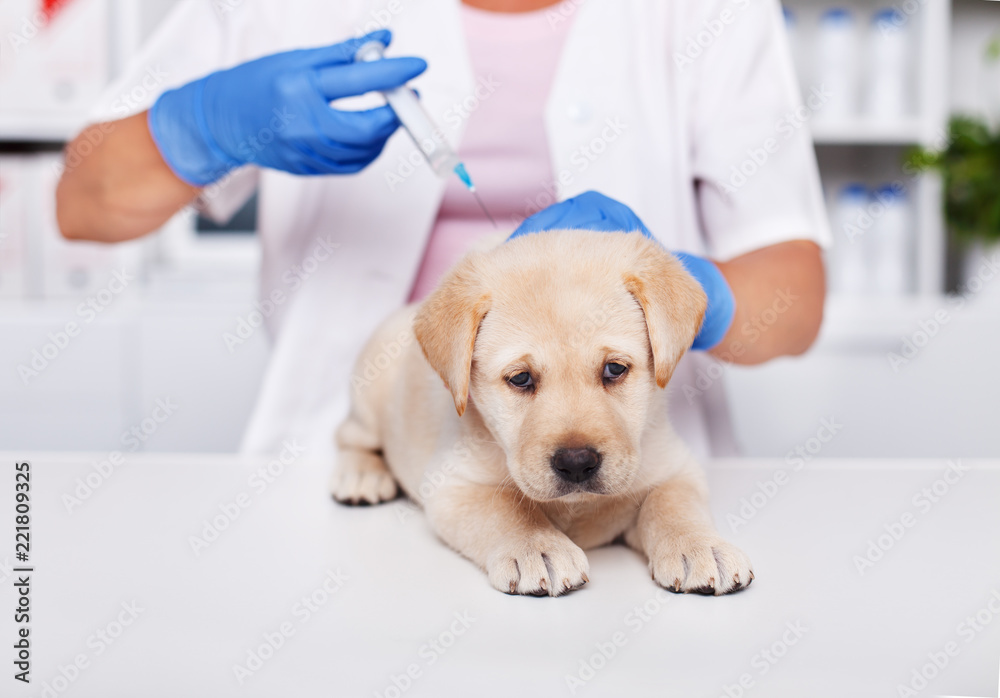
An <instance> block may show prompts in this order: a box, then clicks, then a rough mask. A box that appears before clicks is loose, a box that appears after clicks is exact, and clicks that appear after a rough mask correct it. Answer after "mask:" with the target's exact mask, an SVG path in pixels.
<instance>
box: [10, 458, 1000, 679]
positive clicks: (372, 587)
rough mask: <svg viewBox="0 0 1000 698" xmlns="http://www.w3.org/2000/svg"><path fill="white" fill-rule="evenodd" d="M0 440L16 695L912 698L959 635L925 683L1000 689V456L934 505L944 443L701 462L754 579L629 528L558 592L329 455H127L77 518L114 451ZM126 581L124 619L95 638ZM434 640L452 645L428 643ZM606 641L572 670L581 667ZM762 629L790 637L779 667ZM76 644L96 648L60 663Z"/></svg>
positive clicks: (718, 510) (111, 616)
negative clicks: (768, 485)
mask: <svg viewBox="0 0 1000 698" xmlns="http://www.w3.org/2000/svg"><path fill="white" fill-rule="evenodd" d="M2 457H3V461H2V462H3V466H2V473H3V474H2V476H0V483H3V484H2V485H0V522H2V528H3V529H6V530H0V535H2V537H3V541H4V543H3V545H2V546H0V560H4V558H6V560H7V564H8V565H9V564H10V563H11V562H13V553H14V545H13V538H14V533H13V493H14V486H13V482H14V465H13V464H14V461H15V459H23V458H27V459H28V460H30V461H31V464H32V502H33V509H32V554H31V560H30V563H31V565H32V566H33V567H34V570H35V571H34V573H33V579H32V596H31V604H32V623H31V637H32V678H33V682H32V684H31V685H30V686H24V685H23V684H20V683H19V682H17V681H15V680H13V678H12V674H13V670H12V665H11V662H12V661H13V649H12V648H11V645H12V644H13V642H14V639H15V636H14V634H15V628H14V623H13V614H12V613H11V610H12V608H13V606H14V603H15V600H14V599H15V594H14V587H13V586H12V585H13V582H14V579H13V578H12V577H10V576H8V577H7V578H6V579H5V580H4V581H3V582H2V583H0V592H2V593H0V597H2V600H0V609H2V612H0V647H2V648H3V649H0V666H3V667H4V670H3V672H4V673H3V676H2V677H0V694H2V695H4V696H51V695H58V696H70V697H73V696H95V697H98V696H99V697H100V698H112V697H115V696H129V697H136V696H139V697H144V698H145V697H153V696H170V697H171V698H176V697H181V696H183V697H187V696H206V697H209V696H210V697H219V696H304V697H312V696H324V697H336V698H340V697H344V698H353V697H355V696H357V697H364V698H370V697H372V696H387V697H388V698H392V697H393V696H408V697H415V696H434V697H437V696H505V697H509V696H546V697H552V696H571V695H577V696H658V697H660V696H683V697H685V698H687V697H701V696H703V697H705V698H716V697H719V696H729V697H730V698H735V697H736V696H746V697H749V698H755V697H758V696H760V697H765V696H767V697H770V696H796V697H810V698H812V697H819V696H852V697H853V696H897V695H899V694H898V686H899V685H908V684H909V682H910V681H911V679H912V678H913V672H914V671H919V670H921V669H922V668H923V667H924V665H926V664H927V663H928V662H929V661H930V660H929V659H928V653H929V652H930V653H940V652H942V651H943V650H944V648H945V647H946V646H947V645H948V643H951V642H954V643H955V647H957V654H956V655H955V656H954V657H951V658H949V661H948V664H947V665H946V666H945V667H944V669H942V670H940V671H939V672H938V675H937V676H935V677H934V678H933V679H932V680H931V681H930V682H929V683H928V685H927V686H926V688H924V689H923V690H919V691H915V694H916V695H920V696H934V695H949V696H951V695H955V696H995V695H997V681H998V668H1000V613H993V612H992V611H989V610H988V602H989V601H990V599H991V598H994V595H995V597H996V598H998V599H1000V506H998V502H1000V462H984V461H978V462H973V461H964V462H963V465H966V466H971V468H970V470H969V471H968V472H966V473H965V474H964V475H963V477H962V478H961V479H960V480H959V481H958V482H957V483H955V484H953V485H950V486H949V491H948V492H947V493H946V494H944V496H942V497H940V499H939V501H937V502H936V503H933V504H932V505H931V507H930V510H929V511H926V512H922V511H921V510H920V508H918V506H917V504H916V503H915V502H914V497H915V496H918V495H919V493H920V491H921V489H922V488H924V487H929V486H932V484H933V483H934V482H935V480H937V479H939V478H941V477H942V475H943V474H944V472H945V471H946V468H947V463H946V462H944V461H908V462H902V461H847V460H840V461H834V460H828V461H823V460H816V461H813V462H811V463H810V464H809V465H807V466H806V467H805V468H803V469H801V470H799V471H794V470H792V469H791V468H789V467H788V466H787V465H786V464H784V463H783V462H781V461H780V460H775V461H727V462H716V463H712V464H710V465H709V466H708V470H709V479H710V483H711V486H712V495H713V499H712V502H713V510H714V512H715V516H716V521H717V523H718V524H719V527H720V530H722V531H723V532H724V533H725V534H726V535H727V536H728V537H729V538H730V539H731V540H732V541H733V542H735V543H737V544H738V545H740V546H742V547H743V548H744V549H745V550H746V551H747V552H748V553H749V554H750V557H751V559H752V560H753V562H754V568H755V571H756V580H755V581H754V583H753V585H752V586H751V587H750V588H749V589H748V590H747V591H745V592H742V593H739V594H736V595H733V596H727V597H719V598H714V597H702V596H677V595H673V594H666V593H662V592H660V593H658V591H657V587H656V586H655V585H654V584H653V582H652V581H651V580H650V577H649V574H648V572H647V571H646V566H645V563H644V562H643V561H642V560H641V559H640V558H639V557H638V556H637V555H636V554H635V553H633V552H631V551H629V550H627V549H625V548H623V547H617V546H616V547H608V548H603V549H599V550H595V551H591V552H590V553H589V555H590V560H591V573H590V579H591V581H590V583H589V584H588V585H586V586H585V587H584V588H583V589H582V590H580V591H577V592H575V593H573V594H570V595H569V596H566V597H562V598H555V599H552V598H525V597H515V596H507V595H504V594H501V593H499V592H496V591H494V590H493V589H492V588H491V587H490V586H489V584H488V583H487V581H486V577H485V576H484V575H483V573H482V572H480V571H479V570H478V569H476V568H475V567H474V566H473V565H472V564H471V563H469V562H467V561H465V560H464V559H462V558H460V557H459V556H458V555H456V554H455V553H453V552H451V551H450V550H448V549H447V548H445V547H444V546H443V545H442V544H441V543H440V542H438V541H437V540H436V539H435V537H434V536H433V534H432V533H431V532H430V530H429V529H428V527H427V525H426V522H425V521H424V519H423V517H422V514H420V513H416V512H414V511H413V510H411V509H410V508H409V506H408V505H407V504H405V503H403V502H393V503H391V504H388V505H383V506H380V507H366V508H347V507H343V506H339V505H336V504H335V503H334V502H332V501H331V499H330V498H329V496H328V495H327V491H326V489H325V485H326V480H327V476H328V467H326V466H317V465H315V464H305V463H301V462H300V463H296V464H294V465H293V466H292V467H290V468H287V469H286V470H285V472H284V473H283V474H281V475H280V476H279V477H277V478H276V479H275V480H274V482H273V483H271V484H269V485H268V486H267V488H266V489H265V490H264V491H263V492H259V491H258V490H257V489H255V488H254V487H253V486H252V483H250V482H249V480H248V478H249V477H250V476H251V475H252V473H253V472H254V471H255V470H256V469H257V468H259V467H260V466H261V465H262V464H263V463H264V462H266V461H259V462H258V461H253V460H249V459H241V458H239V457H236V456H232V457H220V456H199V455H183V456H178V455H141V456H140V455H128V456H127V463H126V465H124V466H122V467H120V468H119V469H118V470H117V471H116V472H115V473H114V474H113V475H111V476H110V477H109V478H108V479H107V480H106V481H104V482H103V484H102V485H101V486H100V487H99V488H98V489H97V490H96V491H95V493H94V494H93V495H91V496H90V497H89V498H88V499H87V500H85V501H83V502H82V505H81V506H80V507H78V508H76V509H75V510H74V511H73V512H72V513H68V512H67V509H66V506H65V505H64V502H63V499H62V498H63V495H64V494H69V495H72V494H73V491H74V489H75V488H76V486H77V485H76V481H77V478H80V477H85V476H86V474H87V473H88V472H91V470H92V467H93V466H92V465H91V464H92V463H93V462H94V461H96V460H100V459H103V458H105V457H106V454H104V455H100V454H34V455H32V454H3V455H2ZM777 470H786V471H787V472H788V481H787V484H785V485H783V486H782V487H780V488H779V489H778V491H777V493H776V494H775V496H774V497H773V498H772V499H770V500H769V501H768V502H767V503H766V504H765V506H763V508H761V509H760V510H759V511H758V512H757V513H756V515H755V516H754V517H753V518H752V519H750V520H749V522H748V523H747V525H746V526H744V527H742V528H741V529H740V530H739V531H738V532H736V533H733V532H732V531H731V529H730V527H729V525H728V524H727V523H726V515H727V514H728V513H738V511H739V509H740V500H741V498H749V497H750V496H751V495H752V494H753V493H754V492H755V491H757V489H758V483H760V482H764V481H766V480H769V479H770V478H772V477H773V475H774V473H775V472H776V471H777ZM940 489H941V487H940V485H939V490H940ZM241 493H245V494H246V496H247V498H248V500H249V502H250V505H249V507H247V508H246V509H244V510H243V511H242V513H241V514H240V516H239V517H238V518H237V519H236V520H235V521H234V522H233V523H232V524H231V525H230V526H229V527H228V528H227V529H226V530H225V531H223V532H222V533H221V534H220V536H219V538H218V539H217V540H215V541H214V542H213V543H211V544H210V545H209V547H208V548H207V549H205V550H203V551H202V552H201V554H200V555H197V556H196V555H195V554H194V553H193V551H192V548H191V545H190V542H189V538H190V537H191V536H195V535H199V534H200V532H201V530H202V528H203V527H204V521H205V520H206V519H210V518H212V517H213V516H215V515H216V514H218V513H219V505H220V504H224V503H226V502H232V501H233V500H235V499H236V497H237V496H238V495H240V494H241ZM245 501H246V500H245ZM920 506H923V505H920ZM907 512H910V513H911V514H912V515H913V517H914V521H915V523H914V525H913V526H912V527H910V528H908V529H906V532H905V535H903V536H902V538H901V539H900V540H899V541H898V542H894V544H893V545H892V547H891V548H890V549H889V550H888V551H887V552H886V553H885V554H884V556H883V557H882V559H881V560H879V561H878V562H877V563H876V564H875V565H874V567H872V568H870V569H868V570H867V571H866V572H865V574H864V575H861V574H859V572H858V570H857V569H856V566H855V561H854V557H855V556H856V555H864V554H865V550H866V548H867V547H868V541H869V540H870V539H874V538H877V537H878V536H879V535H880V534H882V533H884V528H883V527H884V526H885V525H887V524H891V523H892V522H894V521H898V520H900V518H901V517H902V516H903V515H904V514H906V513H907ZM338 570H339V571H340V572H342V573H343V574H344V575H346V576H347V579H346V581H344V582H343V585H342V586H341V587H340V588H339V589H338V590H336V591H335V592H334V593H332V594H329V595H328V596H327V598H326V602H325V603H324V604H322V605H314V607H313V608H314V609H315V611H314V612H309V613H308V616H307V615H306V612H305V611H304V610H303V609H304V608H305V607H304V606H301V605H300V606H296V604H298V603H300V601H299V600H300V599H301V598H302V597H303V596H308V595H310V594H312V593H313V592H316V591H317V590H319V589H321V588H322V585H323V581H324V578H325V577H326V575H327V572H328V571H338ZM3 574H4V572H3V571H0V576H3ZM324 594H325V592H322V593H317V594H316V597H315V598H316V599H320V600H322V599H323V596H324ZM133 602H134V603H135V605H136V606H137V607H138V608H139V609H141V612H139V613H138V616H137V617H136V618H135V620H134V621H132V623H131V624H130V625H128V626H124V627H122V628H121V633H120V635H118V637H117V638H116V639H114V640H113V642H112V644H110V645H106V644H103V643H102V642H101V641H100V640H98V639H97V638H98V635H96V633H97V631H98V630H101V629H107V632H110V633H115V632H117V630H118V627H117V626H116V625H115V623H116V622H117V620H116V619H117V618H118V616H119V615H122V612H121V609H122V604H126V605H128V604H131V603H133ZM643 606H646V608H647V609H648V610H647V611H645V612H641V615H640V614H637V613H636V611H635V609H636V608H637V607H643ZM993 607H994V608H998V607H1000V601H994V602H993ZM977 612H979V613H980V618H981V619H984V618H987V617H988V616H989V617H990V621H991V622H987V623H986V624H985V625H981V626H978V627H979V628H980V630H978V631H972V632H971V633H970V630H969V628H970V626H967V625H966V626H962V625H960V624H962V623H963V622H965V619H966V617H968V616H975V615H976V613H977ZM456 614H457V616H459V617H461V616H464V617H465V618H466V621H465V625H462V624H461V623H455V619H456V617H457V616H456ZM124 618H126V619H127V618H128V616H127V615H125V616H124ZM283 623H286V624H288V625H286V626H285V627H286V629H287V628H291V629H292V630H293V632H292V633H291V634H290V635H289V636H288V637H287V639H286V640H285V641H284V642H283V644H282V645H281V647H280V648H279V649H278V650H277V651H275V652H274V653H273V656H271V657H269V658H268V659H267V661H265V662H264V663H263V665H262V667H261V668H259V669H258V670H257V671H256V672H255V673H253V674H252V675H250V676H249V677H248V678H246V679H245V680H244V682H243V683H242V685H240V684H239V683H238V681H237V679H236V677H235V676H234V671H233V667H234V666H235V665H237V664H239V663H241V662H245V661H246V660H247V652H248V650H250V649H252V648H257V647H258V646H260V645H261V643H263V642H264V641H265V639H264V635H265V633H274V632H275V631H278V630H279V628H280V627H281V626H282V624H283ZM452 626H454V630H455V631H456V632H457V631H458V630H461V631H462V633H461V634H460V635H458V634H455V635H452V634H451V632H452V631H451V630H450V628H451V627H452ZM789 627H798V628H799V630H798V631H797V633H792V632H786V631H787V630H788V628H789ZM439 636H440V642H441V643H445V644H448V645H449V647H447V648H446V649H445V648H443V647H442V649H441V652H438V651H437V650H436V649H433V648H432V646H431V645H429V644H427V643H428V642H429V641H431V640H434V639H435V638H438V637H439ZM615 638H618V641H619V645H620V646H619V647H617V649H616V650H615V654H614V656H612V657H611V658H610V659H608V660H606V661H604V662H603V666H600V668H599V669H598V670H597V671H596V672H594V674H593V678H590V679H589V680H588V681H587V682H585V683H584V685H583V686H582V687H581V686H576V687H575V692H574V691H573V690H571V688H570V686H569V685H568V682H567V676H577V677H578V678H579V676H580V674H579V672H580V670H581V661H588V660H589V659H590V658H591V657H592V656H593V655H594V654H595V653H597V651H598V650H597V646H598V645H603V646H604V647H605V648H607V647H608V646H609V645H613V644H614V640H615ZM783 638H784V639H783ZM452 640H453V642H451V641H452ZM792 641H794V644H792ZM776 643H777V645H776V646H775V644H776ZM439 646H440V645H439ZM772 646H774V647H773V652H775V653H778V654H782V655H783V656H781V657H780V658H777V659H776V662H775V663H773V664H770V663H768V661H767V659H765V658H764V656H763V655H762V654H761V653H762V652H765V651H768V648H772ZM99 649H101V650H102V651H100V652H99V651H98V650H99ZM78 655H84V657H83V659H84V660H85V662H86V668H85V669H83V670H80V671H77V672H76V675H75V677H74V679H73V681H71V682H66V683H65V684H64V683H61V682H59V681H56V679H57V677H59V676H60V674H59V667H60V666H62V667H67V666H68V665H69V664H71V663H72V662H73V661H74V658H75V657H77V656H78ZM432 660H433V661H432ZM594 664H595V665H601V664H602V662H601V661H600V660H597V661H596V662H594ZM410 665H416V666H415V672H419V675H418V676H417V677H416V678H415V679H412V680H410V683H409V685H408V686H407V687H406V690H403V691H398V692H397V690H396V689H395V688H394V687H393V683H392V682H391V676H393V675H394V676H397V677H399V676H401V675H403V674H405V673H406V671H407V667H409V666H410ZM765 669H766V671H765ZM927 671H928V673H933V672H932V670H927ZM69 673H70V674H71V675H72V674H73V673H74V672H72V671H70V672H69ZM744 675H746V676H744ZM741 676H742V677H743V679H744V682H745V683H746V685H747V686H748V687H744V688H740V687H739V685H738V684H739V681H740V679H741ZM45 683H48V685H49V686H51V687H53V689H52V692H49V691H46V690H44V689H45ZM400 683H404V684H405V682H402V681H400ZM55 689H59V690H58V692H56V691H55ZM907 695H908V694H907Z"/></svg>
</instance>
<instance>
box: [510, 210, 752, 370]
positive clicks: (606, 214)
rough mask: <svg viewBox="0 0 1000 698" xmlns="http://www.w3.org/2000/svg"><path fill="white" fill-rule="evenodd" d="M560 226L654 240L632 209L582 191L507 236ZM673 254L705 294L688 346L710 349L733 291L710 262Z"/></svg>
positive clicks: (724, 324)
mask: <svg viewBox="0 0 1000 698" xmlns="http://www.w3.org/2000/svg"><path fill="white" fill-rule="evenodd" d="M562 229H569V230H597V231H606V232H622V231H625V232H638V233H641V234H643V235H645V236H646V237H647V238H649V239H650V240H655V238H654V237H653V235H652V233H650V232H649V229H648V228H647V227H646V226H645V225H644V224H643V222H642V221H641V220H640V219H639V217H638V216H637V215H635V212H634V211H633V210H632V209H630V208H629V207H628V206H626V205H625V204H623V203H621V202H620V201H615V200H614V199H611V198H609V197H607V196H604V195H603V194H599V193H597V192H596V191H588V192H584V193H583V194H580V195H579V196H575V197H573V198H572V199H566V200H565V201H560V202H559V203H557V204H553V205H552V206H549V207H548V208H545V209H542V210H541V211H539V212H538V213H536V214H535V215H533V216H531V217H529V218H527V219H525V221H524V222H523V223H521V225H520V226H518V228H517V230H515V231H514V232H513V234H512V235H511V236H510V238H508V239H510V240H513V239H514V238H516V237H520V236H522V235H527V234H529V233H540V232H543V231H546V230H562ZM673 255H674V256H675V257H677V259H679V260H680V262H681V264H683V265H684V268H685V269H687V271H688V273H689V274H691V276H693V277H694V278H695V279H696V280H697V281H698V283H699V284H701V287H702V288H703V289H704V291H705V295H706V296H708V309H707V310H706V311H705V320H704V322H702V325H701V330H700V331H699V332H698V336H697V337H695V338H694V343H693V344H692V345H691V348H692V349H699V350H708V349H711V348H713V347H714V346H716V345H717V344H719V342H721V341H722V338H723V337H725V336H726V332H728V331H729V327H730V325H732V324H733V316H734V315H735V314H736V299H735V298H734V297H733V291H732V289H730V288H729V283H728V282H727V281H726V278H725V277H724V276H723V275H722V272H721V271H719V268H718V267H717V266H715V264H713V263H712V262H711V261H709V260H707V259H705V258H704V257H698V256H697V255H693V254H688V253H686V252H674V253H673Z"/></svg>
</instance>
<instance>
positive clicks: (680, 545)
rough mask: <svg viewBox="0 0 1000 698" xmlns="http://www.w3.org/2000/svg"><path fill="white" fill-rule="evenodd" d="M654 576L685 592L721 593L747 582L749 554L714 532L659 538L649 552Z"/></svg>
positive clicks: (750, 572)
mask: <svg viewBox="0 0 1000 698" xmlns="http://www.w3.org/2000/svg"><path fill="white" fill-rule="evenodd" d="M649 569H650V572H652V574H653V580H654V581H655V582H656V583H657V584H659V585H660V586H662V587H663V588H665V589H667V590H668V591H673V592H676V593H684V594H708V595H713V594H714V595H715V596H721V595H723V594H729V593H732V592H734V591H739V590H740V589H745V588H746V587H748V586H750V582H752V581H753V568H752V566H751V565H750V558H749V557H747V555H746V553H744V552H743V551H742V550H740V549H739V548H737V547H736V546H735V545H732V544H731V543H728V542H726V541H725V540H723V539H722V538H721V537H719V536H718V535H715V534H690V535H683V536H679V537H676V538H673V539H671V540H664V541H661V542H660V544H659V545H657V546H656V549H655V550H654V551H653V554H652V555H650V556H649Z"/></svg>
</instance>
